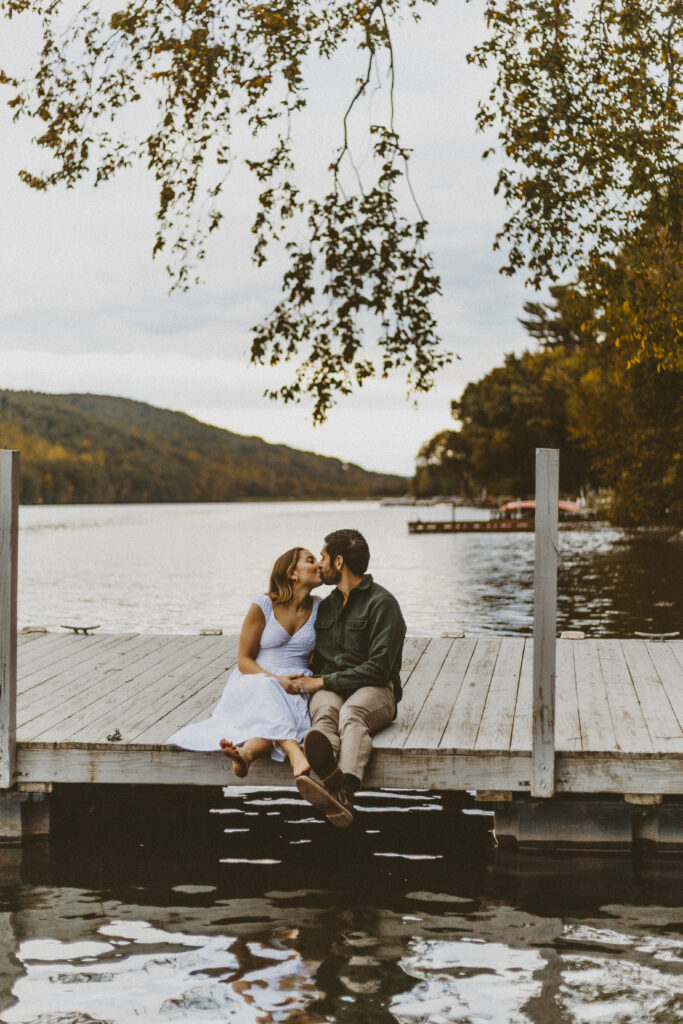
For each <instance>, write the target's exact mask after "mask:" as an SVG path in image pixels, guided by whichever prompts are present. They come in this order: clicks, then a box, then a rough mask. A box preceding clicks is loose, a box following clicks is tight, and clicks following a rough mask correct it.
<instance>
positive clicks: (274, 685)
mask: <svg viewBox="0 0 683 1024" xmlns="http://www.w3.org/2000/svg"><path fill="white" fill-rule="evenodd" d="M320 600H321V599H320V597H317V596H316V597H314V598H313V608H312V610H311V614H310V616H309V617H308V619H307V620H306V622H305V623H304V624H303V626H302V627H301V629H298V630H297V631H296V633H294V635H293V636H290V635H289V633H288V632H287V630H286V629H285V628H284V626H281V625H280V623H279V622H278V621H277V619H276V618H275V614H274V612H273V602H272V601H271V599H270V598H269V597H268V595H267V594H260V595H259V596H258V597H255V598H254V600H253V601H252V604H256V605H258V606H259V608H260V609H261V611H262V612H263V614H264V616H265V619H266V624H265V626H264V629H263V633H262V634H261V646H260V647H259V651H258V654H257V655H256V659H255V660H256V661H257V662H258V664H259V665H260V666H261V667H262V668H264V669H266V670H267V672H272V673H273V675H278V676H284V675H293V674H296V673H303V674H305V675H308V676H310V675H311V670H310V669H309V667H308V659H309V657H310V654H311V651H312V650H313V648H314V647H315V619H316V615H317V614H318V605H319V604H320ZM310 727H311V719H310V716H309V714H308V695H302V694H298V693H287V692H286V691H285V690H284V689H283V687H282V686H281V685H280V683H278V681H277V679H273V678H271V676H269V675H266V674H265V673H264V674H263V675H258V674H256V673H254V674H252V675H245V674H243V673H242V672H240V670H239V669H238V668H236V669H235V670H234V671H233V672H232V674H231V676H230V678H229V679H228V681H227V683H226V684H225V689H224V690H223V693H222V695H221V698H220V700H219V701H218V704H217V705H216V707H215V708H214V709H213V711H212V712H211V717H210V718H207V719H206V720H205V721H203V722H192V723H191V724H190V725H185V726H183V728H182V729H179V730H178V732H175V733H174V734H173V735H172V736H170V737H169V738H168V739H167V740H166V743H168V744H173V745H174V746H176V747H182V748H183V749H184V750H220V740H221V739H223V738H225V739H227V740H230V742H231V743H235V744H238V745H239V744H241V743H244V741H245V740H248V739H250V738H251V737H252V736H261V737H263V738H264V739H267V740H298V741H299V742H301V740H302V739H303V738H304V736H305V734H306V733H307V732H308V730H309V729H310ZM272 758H273V760H274V761H284V759H285V755H284V753H283V751H282V750H281V749H280V747H279V746H278V745H277V744H274V746H273V753H272Z"/></svg>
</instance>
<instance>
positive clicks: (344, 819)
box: [296, 775, 353, 828]
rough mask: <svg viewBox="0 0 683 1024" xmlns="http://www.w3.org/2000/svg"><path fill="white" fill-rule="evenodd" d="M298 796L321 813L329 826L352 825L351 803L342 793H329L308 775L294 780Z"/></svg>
mask: <svg viewBox="0 0 683 1024" xmlns="http://www.w3.org/2000/svg"><path fill="white" fill-rule="evenodd" d="M296 788H297V789H298V790H299V795H300V796H302V797H303V798H304V800H306V801H307V802H308V803H309V804H311V805H312V806H313V807H315V808H316V809H317V810H319V811H322V812H323V814H324V815H325V817H326V818H327V820H328V821H329V822H330V824H331V825H335V826H336V827H337V828H348V827H349V825H352V824H353V810H352V807H351V803H350V801H349V799H348V797H347V796H346V794H345V793H344V792H343V791H340V792H339V793H330V791H329V789H325V787H324V786H321V785H320V783H319V782H316V781H315V779H312V778H310V776H308V775H300V776H299V778H298V779H297V780H296Z"/></svg>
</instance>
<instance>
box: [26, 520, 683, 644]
mask: <svg viewBox="0 0 683 1024" xmlns="http://www.w3.org/2000/svg"><path fill="white" fill-rule="evenodd" d="M447 514H448V513H447V512H446V511H445V510H444V508H443V507H439V506H437V507H436V508H434V509H432V508H424V507H419V508H418V509H414V508H411V507H405V506H390V507H382V506H380V505H378V504H377V503H375V502H328V503H324V502H320V503H303V502H274V503H244V504H232V505H229V504H216V505H87V506H84V505H80V506H51V507H36V506H30V507H24V508H22V509H21V515H20V526H21V531H20V549H19V550H20V587H19V622H20V625H22V626H23V625H28V624H35V625H44V626H47V627H48V628H50V629H58V628H59V626H60V624H62V623H84V624H86V625H95V624H101V626H102V631H103V632H119V631H128V630H133V631H135V630H142V631H150V630H151V631H153V632H171V633H179V632H190V633H192V632H196V631H197V630H199V629H201V628H203V627H212V626H213V627H221V628H222V629H223V631H224V632H237V631H238V630H239V628H240V625H241V622H242V619H243V617H244V613H245V611H246V606H247V604H248V602H249V600H250V599H251V598H252V596H254V595H255V594H258V593H262V592H263V591H264V590H265V588H266V587H267V583H268V577H269V573H270V568H271V566H272V564H273V562H274V560H275V558H276V556H277V555H279V554H281V553H282V552H283V551H286V550H287V549H288V548H290V547H293V546H294V545H296V544H302V545H304V546H306V547H310V549H311V550H312V551H313V552H314V553H316V554H317V553H318V552H319V550H320V547H321V544H322V540H323V537H324V536H325V534H327V533H329V532H330V531H331V530H333V529H338V528H340V527H349V526H350V527H356V528H357V529H359V530H361V531H362V533H363V534H364V535H365V536H366V537H367V540H368V543H369V545H370V551H371V553H372V558H371V563H370V571H371V572H372V573H373V574H374V576H375V579H377V580H378V581H379V582H380V583H382V584H383V585H384V586H386V587H388V588H389V590H391V591H392V593H394V594H395V595H396V597H397V598H398V600H399V602H400V604H401V607H402V609H403V613H404V617H405V619H406V622H407V624H408V628H409V630H410V631H411V632H414V633H429V634H439V633H441V632H442V631H444V630H454V629H462V630H465V632H467V633H476V634H482V633H494V634H506V635H511V634H529V633H530V632H531V627H532V617H533V608H532V603H533V559H534V537H533V534H531V533H529V534H516V535H510V534H507V533H505V534H457V535H456V534H450V535H449V534H438V535H428V536H425V535H424V534H416V535H410V534H408V529H407V526H406V523H407V520H408V519H410V518H414V517H416V516H417V515H419V516H421V517H422V518H423V519H424V518H439V517H443V516H445V515H447ZM457 515H458V518H470V519H474V518H481V515H482V513H481V511H480V510H478V509H458V510H457ZM665 536H666V535H664V537H665ZM559 557H560V571H559V582H558V628H559V629H584V630H585V631H586V632H587V633H588V634H589V635H590V636H606V635H610V636H627V635H632V634H633V632H634V631H635V630H640V631H643V632H650V631H652V632H669V631H671V630H675V629H679V628H680V626H681V610H682V609H683V545H680V544H677V545H676V544H668V543H666V541H665V539H664V538H663V537H662V536H661V535H656V534H654V535H653V534H642V535H631V536H630V535H628V534H627V533H625V532H624V531H620V530H613V529H609V528H607V527H605V526H588V527H584V528H582V529H579V530H562V531H561V532H560V553H559Z"/></svg>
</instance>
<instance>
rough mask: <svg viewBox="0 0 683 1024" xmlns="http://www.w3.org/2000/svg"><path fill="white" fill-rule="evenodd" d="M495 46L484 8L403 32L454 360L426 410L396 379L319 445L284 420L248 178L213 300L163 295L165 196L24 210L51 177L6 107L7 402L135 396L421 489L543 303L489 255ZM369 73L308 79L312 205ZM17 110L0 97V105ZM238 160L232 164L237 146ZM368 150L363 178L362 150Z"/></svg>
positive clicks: (302, 176)
mask: <svg viewBox="0 0 683 1024" xmlns="http://www.w3.org/2000/svg"><path fill="white" fill-rule="evenodd" d="M1 24H2V33H1V34H0V67H7V69H8V70H10V69H12V68H13V67H15V66H16V62H17V61H23V62H24V63H27V62H30V61H31V60H32V57H33V54H34V53H35V52H36V48H37V36H36V32H35V26H34V25H33V24H32V23H31V22H30V21H29V20H25V18H24V16H21V17H18V18H14V19H13V20H12V22H11V23H9V24H8V23H6V22H4V21H2V22H1ZM482 35H483V21H482V16H481V4H480V3H479V2H478V0H475V2H473V3H468V4H466V3H465V2H464V0H455V2H454V0H449V2H445V0H442V3H441V4H440V5H438V6H437V7H436V8H429V7H426V8H425V10H424V15H423V20H422V22H421V23H419V24H417V25H416V24H414V23H413V22H412V21H410V20H406V21H405V22H404V23H403V24H402V25H400V26H399V27H398V28H397V29H396V30H395V32H394V47H395V54H396V65H397V88H396V111H397V127H398V129H399V131H400V134H401V137H402V140H403V142H404V144H406V145H408V146H410V147H412V149H413V151H414V152H413V157H412V161H411V178H412V182H413V186H414V189H415V191H416V193H417V195H418V198H419V201H420V205H421V207H422V209H423V210H424V213H425V215H426V217H427V219H428V220H429V222H430V230H429V236H428V244H429V245H430V247H431V250H432V252H433V253H434V258H435V264H436V269H437V271H438V273H439V274H440V275H441V279H442V288H443V296H442V297H441V298H440V299H439V300H438V301H437V303H436V305H435V307H434V309H435V313H436V315H437V318H438V322H439V330H440V334H441V337H442V338H443V341H444V346H445V347H446V348H447V349H450V350H451V351H453V352H455V353H456V354H457V356H458V357H459V358H458V359H456V360H455V361H454V362H453V364H452V365H451V366H450V367H448V368H446V369H445V370H443V371H442V372H441V373H440V374H439V376H438V378H437V381H436V387H435V388H434V390H433V391H432V392H431V393H429V394H428V395H424V396H421V397H420V398H419V400H418V402H417V404H415V402H414V401H413V400H412V399H409V398H407V397H406V389H405V383H404V380H403V378H402V377H401V376H398V375H397V376H395V377H393V378H390V379H389V380H387V381H378V382H375V383H371V384H369V385H366V386H365V387H364V388H363V389H362V390H361V391H360V392H359V393H358V394H357V395H355V396H353V397H351V398H346V399H342V400H341V401H340V403H339V405H338V406H337V407H336V408H335V409H334V410H333V411H332V413H331V414H330V416H329V418H328V421H327V423H325V424H324V425H323V426H319V427H316V426H314V425H313V423H312V417H311V404H310V403H308V402H306V401H304V402H302V403H301V404H299V405H287V406H284V405H282V404H281V403H275V402H273V401H271V400H269V399H267V398H265V397H264V396H263V392H264V390H265V388H266V387H276V386H278V385H279V384H281V383H285V382H286V381H287V380H288V378H289V376H290V374H291V372H292V371H291V369H290V368H288V367H287V366H280V367H279V368H276V369H274V370H270V369H264V368H262V367H261V368H257V367H250V366H249V365H248V351H249V345H250V328H251V327H252V326H253V325H254V324H256V323H258V322H259V320H260V319H262V318H263V317H265V316H266V315H267V314H268V312H269V311H270V309H271V308H272V307H273V305H274V304H275V303H276V302H277V301H278V298H279V289H280V275H281V271H282V267H283V263H282V261H281V259H279V258H278V257H277V255H275V257H274V259H273V260H272V261H271V262H270V263H269V264H267V265H266V267H265V268H263V269H261V270H259V269H257V268H256V267H254V266H253V264H252V262H251V243H252V236H251V233H250V230H249V228H250V224H251V221H252V219H253V213H254V196H255V187H254V184H253V183H252V181H251V179H250V178H249V177H248V175H247V174H246V172H243V171H242V170H241V169H240V168H239V167H236V168H235V170H234V171H233V172H232V174H231V177H230V179H229V183H228V187H227V188H226V192H225V201H224V206H223V210H224V213H225V218H224V222H223V225H222V227H221V229H220V230H219V232H217V233H216V234H214V235H213V236H212V238H211V240H210V243H209V246H208V250H207V259H206V261H205V263H204V265H203V267H202V269H201V273H202V276H203V283H202V284H201V285H199V286H197V287H195V288H193V289H192V290H191V291H190V292H189V293H180V292H174V293H172V294H170V295H169V278H168V276H167V274H166V272H165V270H164V266H163V263H162V262H154V261H152V258H151V250H152V245H153V242H154V234H155V220H154V211H155V201H156V196H155V187H154V185H153V183H152V181H151V179H150V178H149V177H148V176H147V175H146V173H145V172H144V170H143V169H142V168H135V169H133V170H131V171H127V172H125V173H124V174H123V175H122V176H121V177H120V178H119V179H117V180H115V181H114V182H110V183H107V184H106V185H105V186H102V187H99V188H97V189H93V188H92V186H91V185H90V184H89V183H88V182H87V181H84V182H82V183H81V184H80V185H79V186H78V187H77V188H75V189H72V190H65V189H62V188H59V189H55V190H51V191H49V192H47V193H38V192H35V191H33V190H30V189H28V188H27V187H26V186H25V185H23V183H22V182H21V181H20V180H19V178H18V171H19V170H20V169H21V168H27V169H29V170H42V169H43V168H44V167H45V161H46V158H45V156H44V154H43V153H42V152H41V151H40V150H39V149H38V148H37V147H35V146H32V144H31V141H30V139H31V135H32V134H35V133H36V129H35V128H32V127H31V126H25V125H15V124H13V123H12V121H11V118H10V116H9V112H8V110H7V108H6V106H4V105H2V106H0V138H1V140H2V144H1V146H0V221H1V223H2V236H3V245H2V246H0V387H4V388H12V389H16V390H34V391H47V392H55V393H65V392H67V393H68V392H92V393H97V394H111V395H121V396H124V397H126V398H133V399H137V400H140V401H144V402H150V403H152V404H153V405H157V406H160V407H163V408H169V409H175V410H181V411H183V412H187V413H189V414H190V415H192V416H195V417H197V418H198V419H200V420H203V421H205V422H208V423H213V424H216V425H217V426H221V427H225V428H227V429H229V430H233V431H236V432H238V433H242V434H256V435H258V436H260V437H262V438H264V439H265V440H267V441H272V442H278V443H285V444H289V445H291V446H293V447H295V448H303V449H306V450H310V451H317V452H319V453H321V454H324V455H333V456H336V457H339V458H342V459H344V460H346V461H349V462H355V463H358V464H360V465H363V466H365V467H366V468H368V469H375V470H380V471H384V472H394V473H400V474H403V475H406V476H410V475H412V473H413V471H414V465H415V457H416V455H417V452H418V450H419V448H420V445H421V444H422V443H423V442H424V441H426V440H427V439H428V438H429V437H431V436H432V435H433V434H435V433H436V432H437V431H439V430H442V429H444V428H447V427H449V426H452V425H453V421H452V420H451V417H450V402H451V399H453V398H457V397H458V396H459V395H460V394H461V393H462V390H463V388H464V387H465V385H466V384H467V383H468V382H469V381H473V380H477V379H479V378H480V377H481V376H482V375H483V374H485V373H486V372H487V371H489V370H490V369H492V368H493V367H494V366H496V365H498V364H500V362H501V361H502V357H503V354H504V353H506V352H510V351H517V352H519V351H521V350H522V349H523V348H525V347H526V346H527V336H526V334H525V332H524V330H523V328H522V327H521V325H520V324H519V322H518V319H517V318H518V317H519V316H520V315H522V312H523V304H524V302H525V301H527V300H529V299H532V298H535V297H536V296H534V294H533V293H529V292H525V289H524V286H523V281H522V279H521V278H520V277H516V278H512V279H509V278H506V277H502V276H501V275H500V274H499V273H498V267H499V266H500V264H501V263H502V262H503V254H502V253H495V252H493V251H492V243H493V240H494V237H495V234H496V231H498V230H499V229H500V227H501V225H502V223H503V220H504V216H505V210H504V207H503V205H502V202H501V201H499V200H498V199H497V198H496V197H495V196H494V195H493V186H494V184H495V166H494V164H493V163H491V162H489V161H482V159H481V153H482V151H483V150H484V149H485V148H486V146H487V145H488V144H489V142H490V140H487V139H486V138H485V137H483V136H481V135H478V134H477V133H476V132H475V125H474V114H475V110H476V105H477V102H478V100H479V99H480V98H481V97H482V96H483V95H484V94H485V92H486V89H487V78H486V74H485V73H483V72H481V71H480V70H478V69H476V68H474V67H472V66H470V65H468V64H467V63H466V61H465V54H466V53H467V51H468V50H469V49H470V48H471V46H472V45H473V44H474V43H475V42H476V41H477V40H478V39H480V38H481V36H482ZM361 70H362V59H361V58H360V57H359V55H358V53H357V52H355V51H354V50H353V49H352V48H347V49H346V50H345V51H344V52H343V53H341V54H340V55H339V57H338V58H336V59H334V60H333V61H331V62H329V63H327V64H325V65H322V64H320V65H318V64H315V65H314V66H311V68H310V69H309V73H310V90H309V104H308V108H307V110H306V112H305V113H304V114H303V116H302V117H301V118H300V120H299V122H298V123H296V124H295V126H294V133H295V137H296V139H297V158H298V167H299V181H300V183H301V184H302V185H303V186H304V187H305V186H311V187H312V188H313V189H315V188H320V187H323V185H324V174H323V171H324V168H325V167H326V165H327V164H328V163H329V161H330V159H331V158H332V156H333V154H334V150H335V146H336V145H337V144H338V142H339V137H340V131H341V118H342V116H343V111H344V109H345V107H346V104H347V103H348V98H349V96H350V95H351V92H352V89H353V87H354V82H355V79H356V78H357V77H358V76H359V74H360V73H361ZM5 95H7V96H9V92H8V93H7V94H4V93H2V92H0V101H3V102H4V96H5ZM385 100H386V89H383V90H378V91H377V92H376V94H373V96H372V97H371V98H370V100H369V101H368V104H366V106H365V108H364V109H363V110H361V115H362V116H363V117H365V118H366V119H367V118H369V117H370V116H371V115H372V113H373V110H376V106H377V105H381V104H382V103H383V102H385ZM359 138H360V136H359ZM235 141H236V147H237V150H238V149H239V145H240V136H239V133H238V134H237V135H236V137H235ZM358 144H359V147H360V149H359V152H357V153H356V156H357V158H358V159H359V160H360V162H361V164H362V162H363V159H364V153H363V147H364V146H365V145H366V144H365V143H363V141H362V140H361V141H360V142H359V143H358ZM237 150H236V151H237Z"/></svg>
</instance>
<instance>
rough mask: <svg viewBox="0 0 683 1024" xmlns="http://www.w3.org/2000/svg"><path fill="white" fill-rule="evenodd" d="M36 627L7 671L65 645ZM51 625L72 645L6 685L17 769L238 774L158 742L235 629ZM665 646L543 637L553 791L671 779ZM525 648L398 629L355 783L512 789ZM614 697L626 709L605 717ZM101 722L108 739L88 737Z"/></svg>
mask: <svg viewBox="0 0 683 1024" xmlns="http://www.w3.org/2000/svg"><path fill="white" fill-rule="evenodd" d="M52 639H53V638H52V637H51V636H50V635H46V636H41V637H38V638H35V637H33V638H31V639H30V640H29V639H26V640H23V639H22V638H20V639H19V645H18V654H19V657H18V665H19V676H20V678H21V676H22V672H23V671H24V655H25V654H28V653H29V651H30V653H31V655H35V654H36V652H37V647H39V646H40V645H41V644H45V650H46V651H47V650H48V648H49V649H50V650H53V651H54V650H60V651H61V652H62V653H64V651H66V649H67V648H64V647H63V645H62V644H61V643H60V644H58V645H55V644H54V643H48V641H51V640H52ZM64 639H65V638H64V637H61V638H60V640H64ZM66 639H67V640H68V641H69V642H70V643H72V649H73V650H74V651H75V650H76V647H75V646H73V645H74V644H75V645H78V650H79V655H80V654H81V653H82V654H84V655H85V656H84V657H82V658H81V657H80V656H79V658H76V659H74V658H71V657H68V656H67V657H66V658H65V659H64V660H60V661H58V662H57V665H59V664H61V665H62V666H63V667H64V668H65V669H67V670H68V671H67V672H66V674H65V675H60V673H59V671H55V667H54V664H53V663H52V659H51V658H46V659H45V660H44V661H42V662H41V664H42V672H43V676H42V677H41V678H39V677H37V676H36V661H35V657H31V658H30V659H28V660H27V662H26V668H27V671H28V673H29V675H30V676H31V678H32V680H33V682H34V684H35V685H34V686H32V688H31V689H30V690H28V691H25V692H24V693H23V694H22V693H21V692H20V694H19V698H18V711H19V714H18V723H19V724H18V731H17V773H18V775H17V778H18V779H19V781H21V782H22V783H24V784H35V783H41V784H42V783H50V782H98V783H113V782H117V781H118V782H129V783H130V782H136V783H149V784H169V785H171V784H195V785H225V784H228V783H229V784H231V785H233V784H238V782H237V780H236V778H235V776H234V774H233V772H232V765H231V763H230V762H229V761H227V760H226V758H224V757H223V756H222V755H221V754H220V753H219V752H216V753H210V754H201V753H194V752H190V751H180V750H177V749H175V748H171V747H168V746H165V745H164V741H165V739H166V737H167V736H169V735H170V734H171V733H172V732H174V731H175V729H177V728H179V727H180V726H181V725H183V724H185V723H187V722H191V721H195V720H197V719H198V718H204V717H206V716H207V715H208V714H209V712H210V711H211V709H212V707H213V706H214V704H215V702H216V701H217V699H218V697H219V696H220V693H221V692H222V689H223V686H224V685H225V681H226V679H227V676H228V674H229V672H230V671H231V670H232V668H233V666H234V664H235V661H236V655H237V638H236V637H234V636H233V637H230V636H226V637H223V636H218V637H197V636H192V637H172V636H153V637H142V636H139V635H135V634H132V635H130V636H125V637H118V638H116V640H117V641H118V642H112V638H111V637H106V636H101V637H92V638H83V637H69V638H66ZM86 642H87V643H88V646H87V647H82V646H80V645H82V644H84V643H86ZM67 647H68V645H67ZM679 653H680V651H679V649H678V648H677V649H676V650H674V649H672V648H671V647H670V646H669V644H668V643H666V644H661V643H657V644H655V643H645V642H644V641H639V640H629V641H625V642H623V643H622V642H619V641H603V640H600V641H590V640H576V641H574V640H562V641H560V642H559V644H558V658H557V667H558V672H557V708H558V713H557V721H556V726H557V744H556V746H557V752H556V759H555V767H556V791H557V792H558V793H566V792H573V793H586V794H592V793H613V794H618V795H621V796H623V794H624V793H635V794H638V793H642V794H653V793H654V794H662V795H666V794H670V795H681V794H683V729H682V728H681V720H680V718H679V717H678V715H679V713H680V712H681V711H682V710H683V709H682V708H681V695H682V694H683V665H682V664H681V661H680V660H679ZM531 659H532V643H531V641H530V640H529V639H527V640H524V639H523V638H516V637H506V638H502V639H501V638H499V637H479V638H475V637H466V638H464V639H451V638H445V637H434V638H428V637H410V638H409V639H408V641H407V642H406V647H405V658H404V670H403V679H404V685H405V697H404V700H403V701H402V703H401V705H399V715H398V718H397V720H396V722H394V723H393V724H392V725H391V726H389V727H388V728H387V729H385V730H384V731H383V732H381V733H380V734H378V736H377V737H376V738H375V753H374V754H373V758H372V761H371V765H370V769H369V773H368V776H367V779H366V782H367V785H368V786H383V787H389V788H391V787H393V788H402V787H406V786H407V787H415V788H427V789H476V790H480V791H481V790H491V791H495V790H502V791H510V792H512V793H525V792H526V793H528V791H529V787H530V784H531V763H532V762H531V700H532V697H531V694H532V672H531ZM620 704H623V705H624V707H625V709H626V714H625V718H624V721H623V722H621V721H618V722H617V728H616V729H615V728H614V725H613V720H614V719H617V718H618V716H619V714H620ZM115 727H118V728H119V730H120V732H121V735H122V741H121V742H110V743H108V742H104V739H105V737H106V735H107V733H108V732H111V731H113V729H114V728H115ZM625 745H629V746H631V747H632V748H633V749H624V746H625ZM247 784H249V785H291V776H290V774H289V772H288V770H287V768H286V766H285V767H283V766H281V765H273V764H271V763H270V762H267V761H266V762H261V763H259V764H257V765H254V766H253V768H252V771H251V772H250V773H249V776H248V779H247Z"/></svg>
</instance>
